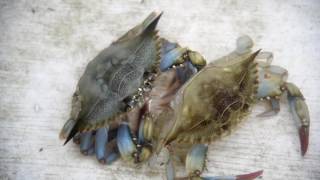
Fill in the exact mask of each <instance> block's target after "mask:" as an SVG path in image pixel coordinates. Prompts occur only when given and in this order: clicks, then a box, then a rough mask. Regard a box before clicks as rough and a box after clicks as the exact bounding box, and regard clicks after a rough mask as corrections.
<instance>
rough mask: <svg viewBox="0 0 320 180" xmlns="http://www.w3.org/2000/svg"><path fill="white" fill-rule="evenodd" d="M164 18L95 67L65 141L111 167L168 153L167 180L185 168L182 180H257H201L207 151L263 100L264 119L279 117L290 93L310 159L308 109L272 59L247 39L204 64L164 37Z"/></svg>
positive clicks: (83, 84) (76, 101)
mask: <svg viewBox="0 0 320 180" xmlns="http://www.w3.org/2000/svg"><path fill="white" fill-rule="evenodd" d="M160 15H161V13H152V14H150V15H149V16H148V17H147V19H146V20H144V21H143V23H141V24H139V25H137V26H136V27H134V28H133V29H131V30H130V31H129V32H128V33H126V34H125V35H124V36H122V37H121V38H120V39H119V40H117V41H116V42H114V43H112V45H111V46H110V47H109V48H107V49H105V50H104V51H102V53H100V54H99V55H98V56H97V57H96V58H95V59H94V60H93V61H91V62H90V63H89V65H88V66H87V69H86V71H85V74H84V75H83V76H82V77H81V79H80V81H79V84H78V87H79V88H78V89H77V91H76V92H75V95H74V97H73V102H72V105H73V107H72V112H71V118H70V120H69V121H67V123H66V124H65V126H64V128H63V129H62V131H61V133H60V137H61V138H67V141H68V140H70V139H71V138H72V137H73V136H74V138H73V139H74V141H75V142H76V143H79V144H80V150H81V152H82V153H83V154H86V155H90V154H95V155H96V157H97V159H98V160H99V162H101V163H105V164H111V163H112V162H114V161H115V160H116V159H118V158H119V157H121V158H122V159H124V160H125V161H128V162H131V163H141V162H147V161H148V160H149V159H150V157H152V156H155V155H156V154H157V152H159V151H160V150H161V149H164V150H166V151H167V152H168V157H169V159H168V161H167V162H166V173H167V179H174V178H177V177H176V176H175V170H174V169H175V168H174V167H175V165H176V164H179V163H182V164H184V165H185V167H186V170H187V173H188V174H187V176H186V177H182V178H180V179H190V178H191V179H211V180H219V179H230V180H232V179H234V180H236V179H238V180H245V179H254V178H256V177H258V176H260V175H261V174H262V171H257V172H255V173H250V174H245V175H238V176H220V177H219V176H217V177H201V173H202V172H203V170H204V167H205V158H206V152H207V144H208V143H211V142H213V141H214V140H217V139H218V138H220V137H222V136H223V135H226V134H228V133H230V132H231V131H232V130H233V129H234V127H236V125H237V124H238V123H239V122H241V120H243V119H244V116H245V115H247V114H248V113H249V112H250V108H251V107H252V105H254V104H255V102H256V101H257V100H264V101H268V102H269V103H270V105H271V110H270V111H267V112H265V113H263V114H261V115H260V116H270V115H273V114H276V113H277V112H278V111H279V109H280V106H279V99H280V96H281V95H282V94H283V93H286V94H287V97H288V102H289V105H290V107H291V109H292V113H293V116H294V118H295V119H296V120H297V121H298V122H299V123H300V124H299V126H300V129H299V134H300V141H301V152H302V155H304V154H305V153H306V151H307V147H308V134H309V113H308V108H307V105H306V103H305V102H304V98H303V96H302V94H301V92H300V91H299V89H298V88H297V87H296V86H295V85H294V84H292V83H288V82H286V77H287V71H286V70H285V69H283V68H281V67H279V66H274V65H270V63H271V60H272V58H273V56H272V53H269V52H260V51H257V52H255V53H252V50H251V48H252V46H253V42H252V40H251V38H250V37H248V36H243V37H240V38H239V39H238V40H237V48H236V50H234V51H233V52H231V53H230V54H228V55H227V56H224V57H222V58H220V59H218V60H216V61H213V62H212V63H210V64H208V65H206V61H205V60H204V58H203V57H202V56H201V55H200V54H199V53H197V52H195V51H191V50H189V49H188V48H182V47H180V46H179V45H178V44H177V43H171V42H169V41H167V40H165V39H161V38H159V37H158V35H157V34H156V31H155V26H156V24H157V22H158V20H159V18H160ZM84 130H85V132H82V131H84ZM81 132H82V133H81ZM67 141H66V142H67Z"/></svg>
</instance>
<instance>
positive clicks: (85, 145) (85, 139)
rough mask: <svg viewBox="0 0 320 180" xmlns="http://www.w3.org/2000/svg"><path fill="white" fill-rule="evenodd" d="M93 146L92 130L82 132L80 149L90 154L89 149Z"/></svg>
mask: <svg viewBox="0 0 320 180" xmlns="http://www.w3.org/2000/svg"><path fill="white" fill-rule="evenodd" d="M92 146H93V138H92V132H91V131H88V132H84V133H81V134H80V151H81V153H82V154H84V155H89V150H90V148H91V147H92Z"/></svg>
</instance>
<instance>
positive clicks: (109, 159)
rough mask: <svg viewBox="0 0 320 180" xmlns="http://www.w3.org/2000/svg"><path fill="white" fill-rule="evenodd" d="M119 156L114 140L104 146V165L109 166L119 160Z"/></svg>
mask: <svg viewBox="0 0 320 180" xmlns="http://www.w3.org/2000/svg"><path fill="white" fill-rule="evenodd" d="M119 157H120V154H119V151H118V149H117V143H116V139H113V140H112V141H111V142H109V143H108V144H107V145H106V149H105V164H111V163H113V162H114V161H116V160H117V159H119Z"/></svg>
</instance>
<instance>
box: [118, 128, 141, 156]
mask: <svg viewBox="0 0 320 180" xmlns="http://www.w3.org/2000/svg"><path fill="white" fill-rule="evenodd" d="M117 146H118V149H119V152H120V154H121V157H122V158H123V159H124V160H127V161H133V160H135V158H136V157H135V156H137V155H138V154H137V148H136V145H135V144H134V142H133V141H132V137H131V133H130V128H129V125H128V123H121V124H120V126H119V128H118V134H117Z"/></svg>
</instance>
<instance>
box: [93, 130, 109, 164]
mask: <svg viewBox="0 0 320 180" xmlns="http://www.w3.org/2000/svg"><path fill="white" fill-rule="evenodd" d="M107 142H108V128H107V127H103V128H99V129H98V130H97V132H96V142H95V150H96V157H97V159H98V161H99V162H101V163H105V160H104V157H105V151H106V145H107Z"/></svg>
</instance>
